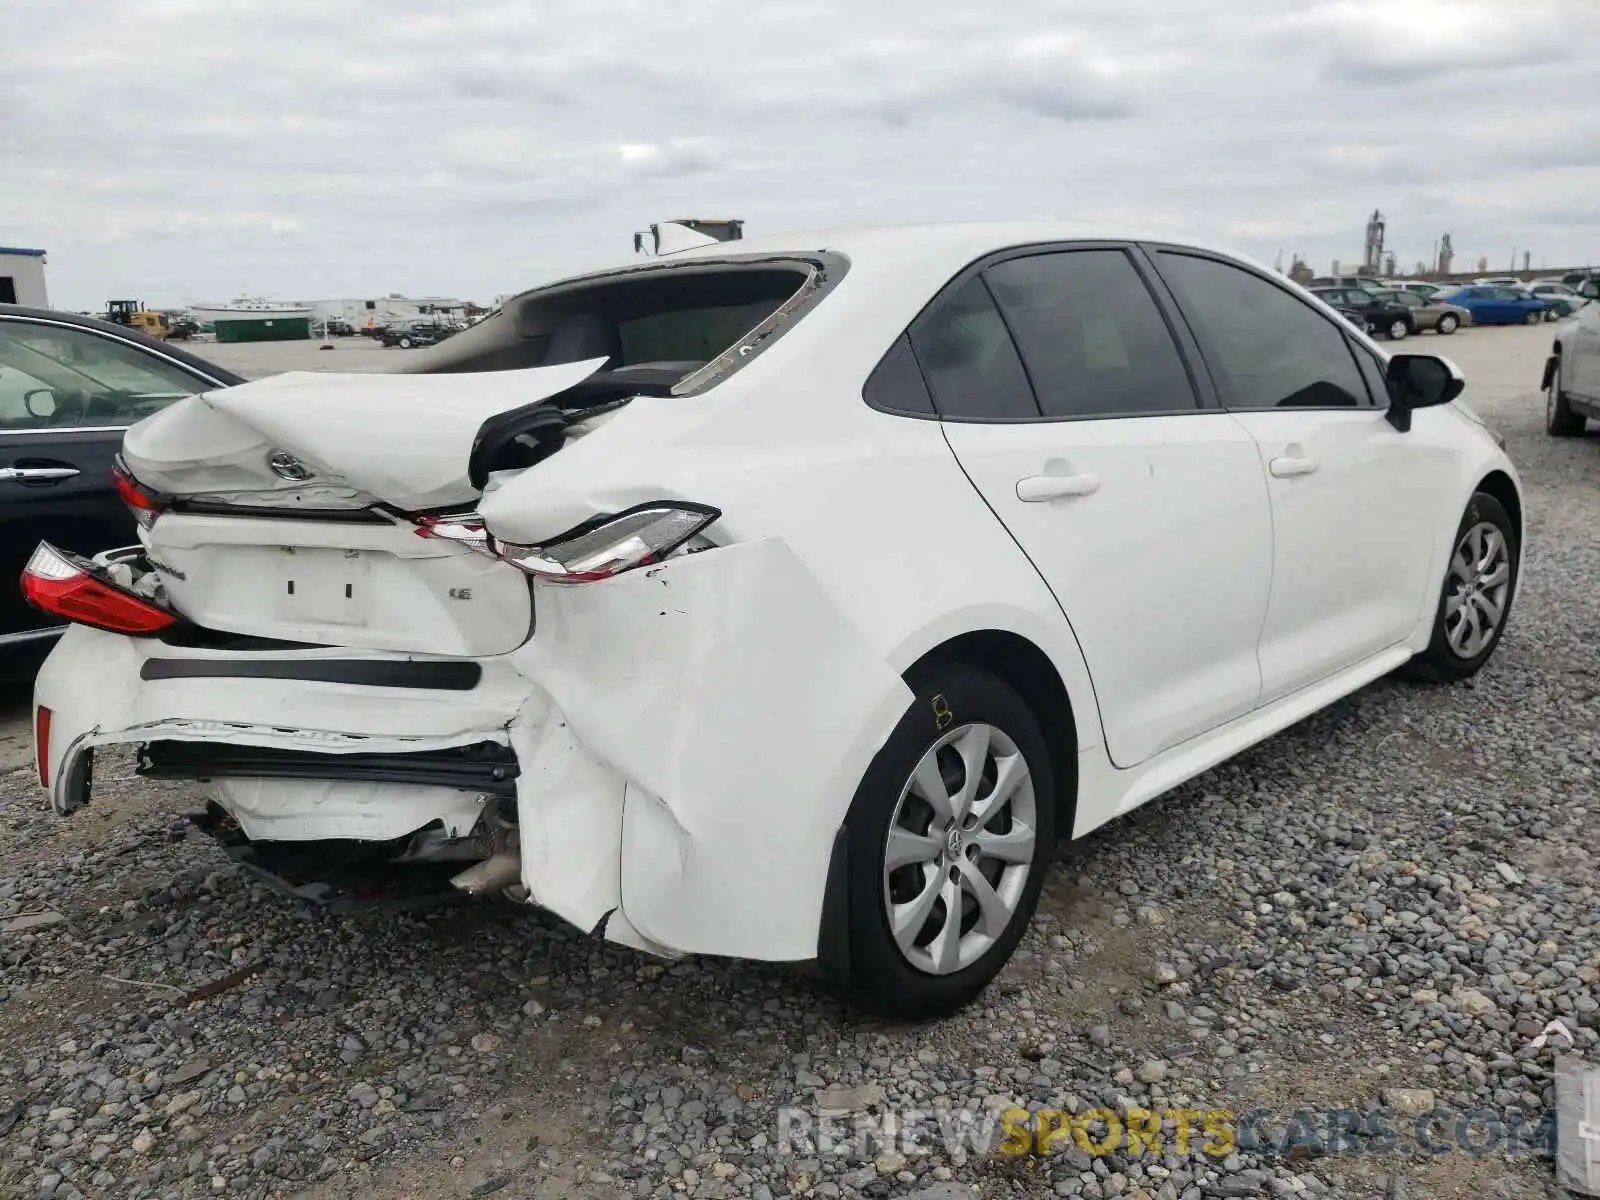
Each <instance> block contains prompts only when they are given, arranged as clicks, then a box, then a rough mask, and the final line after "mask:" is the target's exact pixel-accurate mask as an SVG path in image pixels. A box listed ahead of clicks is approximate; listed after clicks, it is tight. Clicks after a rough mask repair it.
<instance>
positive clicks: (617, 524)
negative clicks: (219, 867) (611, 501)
mask: <svg viewBox="0 0 1600 1200" xmlns="http://www.w3.org/2000/svg"><path fill="white" fill-rule="evenodd" d="M720 516H722V511H721V510H720V509H716V508H712V507H711V506H710V505H708V504H693V503H690V502H688V501H684V500H660V501H655V502H652V503H649V504H640V505H636V506H635V507H633V508H630V509H625V510H624V511H622V512H620V513H614V514H611V515H609V516H601V517H595V518H593V519H592V520H589V521H585V522H584V523H583V524H581V525H578V526H576V527H574V528H572V529H569V530H567V532H566V533H563V534H561V535H560V536H558V537H556V538H554V539H552V540H551V541H549V542H546V543H544V544H543V545H540V546H520V545H516V544H514V543H511V542H503V541H500V540H498V539H495V538H493V537H491V538H490V549H491V551H492V552H493V553H494V556H495V557H496V558H498V559H500V560H502V561H503V562H508V563H510V564H511V565H512V566H514V567H516V568H517V569H518V570H519V571H522V572H524V573H526V574H528V575H532V576H533V577H534V578H535V579H543V580H545V581H546V582H548V583H595V582H598V581H599V580H602V579H610V578H613V577H614V576H617V575H621V574H622V573H623V572H625V571H632V570H633V569H635V568H636V567H643V566H648V565H650V564H651V563H658V562H661V561H662V560H663V559H666V558H668V557H670V556H671V555H673V554H675V553H677V552H678V551H680V550H686V551H690V552H693V551H694V550H699V549H709V548H710V543H709V542H707V541H706V540H705V539H704V538H702V537H701V536H700V535H701V533H702V531H704V530H705V528H706V527H707V526H709V525H710V524H711V523H712V522H714V521H716V520H717V518H719V517H720Z"/></svg>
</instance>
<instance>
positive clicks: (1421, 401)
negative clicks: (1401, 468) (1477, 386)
mask: <svg viewBox="0 0 1600 1200" xmlns="http://www.w3.org/2000/svg"><path fill="white" fill-rule="evenodd" d="M1385 383H1386V384H1387V386H1388V390H1389V411H1388V413H1387V414H1386V415H1387V417H1388V420H1389V423H1390V424H1391V425H1393V426H1394V427H1395V428H1396V429H1398V430H1399V431H1400V432H1401V433H1406V432H1409V431H1410V429H1411V413H1412V410H1413V409H1418V408H1433V407H1435V406H1436V405H1440V404H1449V403H1450V401H1452V400H1454V399H1455V398H1456V397H1457V396H1459V395H1461V393H1462V392H1463V391H1464V390H1465V389H1466V386H1467V381H1466V378H1465V376H1463V375H1462V374H1461V372H1460V371H1459V370H1458V369H1457V368H1456V365H1455V364H1454V363H1452V362H1451V361H1450V360H1449V359H1447V358H1440V357H1439V356H1438V355H1436V354H1395V355H1392V356H1390V358H1389V366H1388V369H1387V371H1386V372H1385Z"/></svg>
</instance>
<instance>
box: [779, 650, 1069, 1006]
mask: <svg viewBox="0 0 1600 1200" xmlns="http://www.w3.org/2000/svg"><path fill="white" fill-rule="evenodd" d="M949 663H960V664H961V665H963V666H967V667H973V668H975V669H977V670H981V671H987V672H988V673H990V674H992V675H994V676H996V677H997V678H999V679H1001V680H1002V681H1004V682H1005V683H1006V684H1007V685H1008V686H1010V687H1012V688H1014V689H1016V691H1017V694H1018V695H1019V696H1021V697H1022V699H1023V701H1024V702H1025V703H1027V705H1028V707H1029V708H1031V709H1032V710H1033V711H1034V713H1035V714H1036V715H1037V716H1038V718H1039V723H1040V727H1041V732H1042V733H1044V735H1045V746H1046V748H1047V749H1048V751H1049V753H1050V767H1051V774H1052V776H1053V781H1054V784H1055V795H1054V797H1053V798H1052V799H1053V802H1054V806H1055V813H1056V822H1057V824H1056V837H1057V838H1058V839H1060V838H1061V837H1062V836H1065V837H1067V838H1069V839H1070V838H1071V836H1072V829H1073V827H1074V824H1075V819H1076V813H1077V803H1078V750H1079V746H1078V740H1079V735H1080V728H1079V720H1080V719H1082V720H1085V721H1097V720H1098V710H1097V709H1095V708H1094V707H1093V697H1092V696H1091V697H1087V698H1086V702H1087V705H1088V707H1087V708H1086V710H1082V713H1081V718H1080V709H1078V708H1075V707H1074V705H1073V702H1072V697H1071V695H1070V694H1069V692H1068V691H1067V685H1066V682H1065V681H1064V680H1063V679H1062V676H1061V672H1060V670H1058V669H1057V667H1056V664H1055V662H1054V661H1052V660H1051V658H1050V656H1049V655H1048V654H1047V653H1045V651H1044V650H1042V649H1040V647H1039V646H1038V645H1037V644H1036V643H1035V642H1034V641H1033V640H1031V639H1029V638H1027V637H1024V636H1023V635H1022V634H1020V633H1016V632H1014V631H1012V630H1008V629H994V628H985V629H970V630H967V631H965V632H962V633H958V634H954V635H952V636H949V637H947V638H945V640H943V641H941V642H939V643H938V644H936V645H934V646H932V647H930V648H929V649H927V650H924V651H923V652H922V653H921V654H920V655H919V656H918V657H917V658H916V659H915V660H914V661H913V662H912V663H911V664H910V665H909V666H907V667H906V668H905V670H904V671H902V672H901V677H902V678H903V679H904V680H905V681H906V684H907V686H909V687H911V688H912V689H913V690H915V689H916V686H917V683H918V681H919V679H920V678H922V677H923V676H924V675H926V674H927V673H928V672H929V671H930V670H932V669H933V668H935V667H937V666H940V665H944V664H949ZM1052 734H1053V736H1052ZM1063 830H1065V831H1066V832H1065V834H1064V835H1063V833H1062V831H1063ZM850 854H851V846H850V839H849V833H848V825H847V824H844V823H841V824H840V826H839V829H838V831H837V833H836V834H835V835H834V843H833V851H832V853H831V855H830V856H829V860H828V868H827V870H828V875H827V880H826V883H825V885H824V889H823V899H822V911H821V914H820V920H819V928H818V933H817V957H816V959H815V960H813V962H812V963H810V964H809V966H810V968H811V969H812V971H813V972H814V973H816V974H818V975H820V976H822V977H823V978H824V979H827V980H830V981H832V983H833V984H834V985H835V986H836V987H839V988H841V989H843V990H845V991H846V992H848V991H850V990H851V988H852V986H853V985H852V981H851V968H850V938H849V932H848V929H849V918H848V913H849V906H850V882H849V861H850Z"/></svg>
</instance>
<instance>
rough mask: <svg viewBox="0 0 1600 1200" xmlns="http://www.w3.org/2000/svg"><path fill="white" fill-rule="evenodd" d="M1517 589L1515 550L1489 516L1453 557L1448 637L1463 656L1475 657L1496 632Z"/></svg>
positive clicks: (1446, 611)
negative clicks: (1513, 582)
mask: <svg viewBox="0 0 1600 1200" xmlns="http://www.w3.org/2000/svg"><path fill="white" fill-rule="evenodd" d="M1510 591H1511V551H1510V548H1509V547H1508V546H1507V545H1506V539H1505V535H1504V534H1503V533H1501V532H1500V530H1499V529H1498V528H1497V527H1496V526H1494V525H1491V524H1490V523H1489V522H1487V521H1480V522H1479V523H1478V524H1476V525H1474V526H1473V527H1472V528H1471V529H1469V530H1467V532H1466V534H1465V535H1463V537H1462V538H1461V540H1460V541H1459V542H1457V543H1456V550H1455V554H1454V555H1452V556H1451V559H1450V577H1449V580H1448V582H1447V584H1446V589H1445V602H1444V628H1445V640H1446V642H1448V643H1449V645H1450V649H1451V650H1452V651H1454V652H1455V654H1456V655H1457V656H1458V657H1460V658H1474V657H1476V656H1477V655H1479V654H1481V653H1482V652H1483V648H1484V647H1485V646H1487V645H1488V644H1489V641H1490V639H1491V638H1493V637H1494V634H1495V630H1497V629H1499V628H1500V622H1501V621H1502V620H1503V619H1504V617H1505V613H1506V597H1507V595H1508V594H1509V593H1510Z"/></svg>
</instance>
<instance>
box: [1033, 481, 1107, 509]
mask: <svg viewBox="0 0 1600 1200" xmlns="http://www.w3.org/2000/svg"><path fill="white" fill-rule="evenodd" d="M1099 490H1100V477H1099V476H1098V475H1029V476H1027V477H1026V478H1024V479H1019V480H1017V499H1018V500H1021V501H1022V502H1023V503H1025V504H1038V503H1040V502H1042V501H1045V500H1062V499H1065V498H1067V497H1068V496H1087V495H1090V494H1091V493H1094V492H1097V491H1099Z"/></svg>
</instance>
